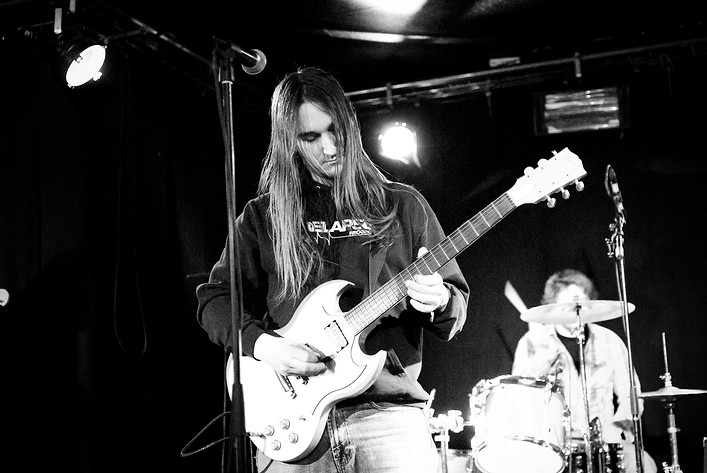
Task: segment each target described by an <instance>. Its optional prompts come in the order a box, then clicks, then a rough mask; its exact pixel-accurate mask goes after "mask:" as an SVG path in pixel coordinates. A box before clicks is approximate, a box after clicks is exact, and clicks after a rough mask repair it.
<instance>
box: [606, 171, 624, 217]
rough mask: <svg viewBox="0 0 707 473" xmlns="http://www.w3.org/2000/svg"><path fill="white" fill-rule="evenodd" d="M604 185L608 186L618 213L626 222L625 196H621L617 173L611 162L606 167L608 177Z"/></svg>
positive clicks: (607, 190) (607, 189)
mask: <svg viewBox="0 0 707 473" xmlns="http://www.w3.org/2000/svg"><path fill="white" fill-rule="evenodd" d="M604 187H606V193H607V194H609V197H611V200H613V201H614V208H615V210H616V215H617V216H618V217H619V218H621V219H622V220H623V221H624V222H626V210H625V209H624V200H623V197H621V191H620V190H619V183H618V181H617V180H616V173H615V172H614V168H612V167H611V164H609V165H608V166H607V167H606V179H605V180H604Z"/></svg>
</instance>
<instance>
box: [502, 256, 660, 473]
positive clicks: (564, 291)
mask: <svg viewBox="0 0 707 473" xmlns="http://www.w3.org/2000/svg"><path fill="white" fill-rule="evenodd" d="M597 295H598V294H597V290H596V288H595V286H594V283H593V282H592V280H591V279H589V278H588V277H587V276H586V275H585V274H584V273H582V272H580V271H578V270H575V269H564V270H561V271H558V272H556V273H555V274H553V275H552V276H550V277H549V278H548V280H547V281H546V282H545V289H544V293H543V296H542V300H541V303H542V304H554V303H560V304H562V303H568V304H571V303H575V302H580V301H587V300H596V299H597ZM620 315H621V314H620V312H619V314H617V316H620ZM580 317H581V312H580ZM578 339H580V340H582V346H583V357H584V366H585V371H586V381H587V402H586V403H585V402H584V397H583V396H584V390H583V387H582V386H583V385H582V384H581V377H580V376H581V366H580V360H581V357H580V353H579V343H578ZM512 374H513V375H515V376H527V377H537V378H539V377H549V378H550V379H554V380H555V382H556V383H557V385H558V386H561V388H562V390H563V394H564V396H565V402H566V403H567V407H568V408H569V410H570V413H571V416H570V419H571V420H570V426H571V427H570V429H571V441H572V442H573V443H574V442H576V443H577V444H581V442H582V441H583V439H584V435H585V433H587V432H588V430H587V418H588V419H589V420H590V422H591V423H592V424H593V425H594V424H596V423H597V420H598V429H594V431H595V432H596V431H597V430H598V431H599V432H600V434H601V437H600V440H601V441H602V442H604V443H608V444H612V443H615V444H621V445H622V447H623V453H624V465H625V467H626V473H635V471H636V462H635V449H634V446H633V441H634V433H633V420H632V419H633V416H632V413H631V400H630V397H631V390H630V386H631V385H630V378H629V370H628V350H627V348H626V345H625V344H624V342H623V340H621V338H620V337H619V336H618V335H617V334H616V333H614V332H612V331H611V330H609V329H608V328H606V327H603V326H601V325H597V324H596V323H591V322H590V323H582V326H581V327H578V324H577V322H576V321H575V322H573V323H567V324H562V325H559V324H557V325H556V324H548V325H544V324H539V323H536V322H531V323H529V330H528V332H527V333H525V334H524V335H523V336H522V337H521V339H520V340H519V341H518V346H517V347H516V351H515V355H514V359H513V368H512ZM634 380H635V383H636V388H637V389H638V390H639V391H640V383H639V381H638V376H635V378H634ZM587 406H588V408H589V415H588V416H587V414H586V412H585V410H586V409H585V407H587ZM642 412H643V400H640V402H639V414H640V413H642ZM595 419H596V420H595ZM595 438H596V437H592V439H595ZM643 458H644V462H643V465H644V468H643V471H644V472H645V473H655V472H657V467H656V464H655V461H653V459H652V458H651V457H650V456H649V455H648V454H647V453H646V452H645V451H644V455H643Z"/></svg>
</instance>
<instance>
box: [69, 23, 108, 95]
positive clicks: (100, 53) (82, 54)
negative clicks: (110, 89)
mask: <svg viewBox="0 0 707 473" xmlns="http://www.w3.org/2000/svg"><path fill="white" fill-rule="evenodd" d="M59 57H60V62H61V67H62V69H61V70H62V74H64V78H65V80H66V84H67V85H68V86H69V87H71V88H72V89H73V88H74V87H78V86H80V85H83V84H85V83H87V82H89V81H91V80H94V81H96V80H98V79H99V78H100V77H101V75H102V72H101V68H102V67H103V63H104V62H105V60H106V45H105V44H104V42H103V41H102V40H100V39H97V38H94V37H93V36H92V35H91V34H89V33H87V32H86V31H81V30H78V29H75V28H74V29H71V30H67V31H65V32H64V33H62V34H61V36H60V38H59Z"/></svg>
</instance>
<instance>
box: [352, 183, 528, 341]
mask: <svg viewBox="0 0 707 473" xmlns="http://www.w3.org/2000/svg"><path fill="white" fill-rule="evenodd" d="M515 208H516V205H515V204H514V203H513V201H512V200H511V198H510V197H509V196H508V193H504V194H503V195H501V196H500V197H499V198H497V199H496V200H495V201H493V202H492V203H490V204H489V205H487V206H486V207H485V208H484V209H483V210H482V211H481V212H479V213H477V214H476V215H475V216H474V217H472V218H470V219H469V220H467V221H466V222H464V224H462V225H461V226H460V227H459V228H457V229H456V230H454V231H453V232H452V233H450V234H449V235H448V236H447V237H446V238H445V239H444V240H442V241H441V242H439V243H438V244H437V245H435V246H434V247H432V248H431V249H429V251H428V252H427V253H425V254H424V255H423V256H422V257H421V258H418V259H417V260H415V261H414V262H413V263H412V264H411V265H410V266H408V267H407V268H405V269H404V270H403V271H401V272H400V273H399V274H398V275H397V276H395V277H394V278H392V279H391V280H390V281H388V282H387V283H385V284H384V285H382V286H381V287H380V288H378V289H377V290H376V291H375V292H373V293H372V294H371V295H370V296H368V297H367V298H366V299H364V300H363V301H361V302H360V303H359V304H358V305H357V306H356V307H354V308H353V309H351V310H350V311H349V312H348V313H347V314H346V320H347V322H348V323H349V326H350V327H351V329H353V330H354V333H357V334H358V333H360V332H361V331H363V329H365V328H366V327H367V326H368V325H369V324H371V323H372V322H374V321H375V320H376V319H377V318H378V317H380V316H381V315H383V314H385V313H386V312H387V311H388V310H390V309H391V308H392V307H393V306H395V304H397V303H398V302H400V301H401V300H403V299H404V298H405V297H406V295H407V287H406V286H405V281H407V280H410V279H412V277H413V276H414V275H416V274H432V273H434V272H435V271H437V270H439V269H440V268H441V267H442V266H444V265H445V264H447V263H448V262H449V261H451V260H452V259H453V258H455V257H456V256H457V255H459V253H461V252H462V251H464V250H465V249H467V248H468V247H469V246H470V245H471V244H472V243H474V241H476V240H477V239H478V238H479V237H480V236H481V235H483V234H484V233H486V232H487V231H488V230H489V229H490V228H491V227H493V226H494V225H496V224H497V223H498V222H500V221H501V220H502V219H503V218H504V217H505V216H506V215H508V214H509V213H511V212H512V211H513V210H514V209H515Z"/></svg>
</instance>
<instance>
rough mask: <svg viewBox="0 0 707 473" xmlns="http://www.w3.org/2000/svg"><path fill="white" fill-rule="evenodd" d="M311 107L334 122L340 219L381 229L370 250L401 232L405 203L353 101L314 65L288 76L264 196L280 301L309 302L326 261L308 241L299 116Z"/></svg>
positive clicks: (263, 179)
mask: <svg viewBox="0 0 707 473" xmlns="http://www.w3.org/2000/svg"><path fill="white" fill-rule="evenodd" d="M305 101H307V102H311V103H313V104H314V105H316V106H317V107H319V108H320V109H321V110H322V111H324V112H326V113H327V114H328V115H330V116H331V119H332V122H333V125H334V128H335V130H336V145H337V154H338V155H339V156H340V157H341V158H342V166H343V167H342V171H341V173H340V175H339V177H338V178H337V179H335V181H334V183H333V187H332V195H333V198H334V202H335V206H336V212H337V215H339V216H341V215H351V216H355V217H356V218H364V219H366V220H367V221H368V222H369V223H370V224H371V226H372V227H373V237H372V238H371V240H370V241H369V242H368V243H369V244H373V243H378V244H383V243H385V242H386V241H387V240H388V239H389V238H390V235H391V232H392V229H393V228H394V227H395V225H396V224H395V222H396V220H395V213H396V210H397V205H396V203H395V202H393V201H391V200H390V197H389V193H387V192H386V188H387V186H388V184H389V183H390V181H389V180H388V179H387V178H386V177H385V176H384V175H383V173H382V172H381V171H380V169H378V167H377V166H376V165H375V164H374V163H373V162H372V161H371V159H370V158H369V156H368V155H367V154H366V152H365V151H364V149H363V144H362V142H361V129H360V125H359V122H358V118H357V116H356V112H355V111H354V108H353V106H352V105H351V102H350V100H349V99H348V97H347V96H346V94H345V92H344V90H343V88H342V87H341V85H340V83H339V82H338V81H337V80H336V79H335V78H334V77H333V76H332V75H331V74H330V73H328V72H325V71H323V70H321V69H319V68H315V67H306V68H301V69H299V70H297V71H296V72H292V73H290V74H288V75H286V76H285V77H284V78H283V79H282V80H281V81H280V83H279V84H278V85H277V87H276V88H275V91H274V92H273V96H272V103H271V107H270V121H271V130H270V145H269V148H268V152H267V155H266V157H265V160H264V162H263V169H262V173H261V175H260V182H259V185H258V194H259V195H263V194H268V195H269V199H270V203H269V218H270V223H271V225H272V228H271V231H272V239H273V246H274V249H275V260H276V267H277V274H278V277H279V281H280V290H279V291H278V292H277V293H276V295H275V299H276V301H282V300H283V299H285V298H288V297H299V296H301V291H302V288H303V287H304V285H305V283H306V282H307V279H308V278H309V276H310V274H312V272H316V271H320V270H321V268H322V266H323V260H322V256H321V254H320V252H319V251H318V249H317V247H316V246H315V245H314V243H313V241H312V239H310V238H308V236H307V229H306V227H305V219H304V202H303V192H302V172H303V165H302V158H301V156H300V153H299V151H298V142H297V130H298V127H297V112H298V110H299V107H300V105H302V104H303V103H304V102H305Z"/></svg>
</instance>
